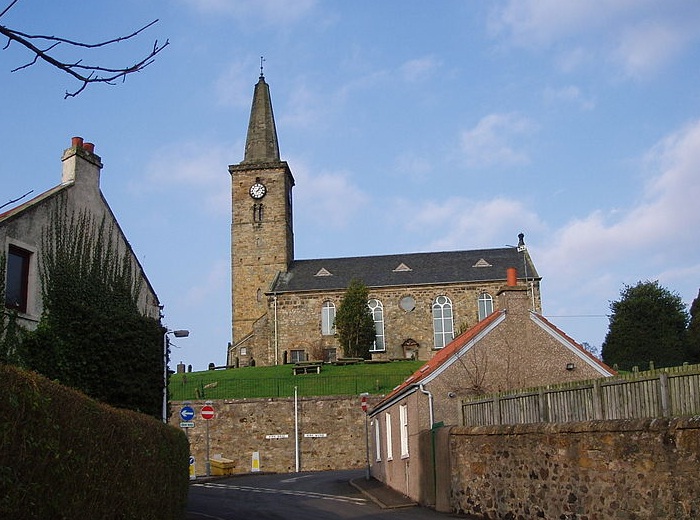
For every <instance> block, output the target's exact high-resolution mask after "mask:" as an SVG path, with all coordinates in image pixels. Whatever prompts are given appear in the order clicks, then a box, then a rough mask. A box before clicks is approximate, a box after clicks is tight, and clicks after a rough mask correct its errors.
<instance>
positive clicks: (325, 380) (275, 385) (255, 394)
mask: <svg viewBox="0 0 700 520" xmlns="http://www.w3.org/2000/svg"><path fill="white" fill-rule="evenodd" d="M405 378H406V376H405V375H395V376H381V377H378V376H362V375H356V376H319V375H316V374H310V375H300V376H296V377H294V378H293V379H292V378H258V379H238V378H236V379H231V380H224V381H217V382H214V383H208V384H207V383H204V382H202V381H198V380H196V379H195V378H192V379H185V381H184V382H177V383H171V384H170V386H169V391H170V399H172V400H175V401H182V400H188V399H244V398H264V397H290V396H293V395H294V387H296V388H297V393H298V395H299V396H302V397H306V396H319V395H358V394H361V393H363V392H368V393H370V394H384V393H389V392H390V391H391V390H392V389H393V388H394V387H395V386H396V385H398V384H400V383H401V382H402V381H403V380H404V379H405Z"/></svg>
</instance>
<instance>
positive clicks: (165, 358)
mask: <svg viewBox="0 0 700 520" xmlns="http://www.w3.org/2000/svg"><path fill="white" fill-rule="evenodd" d="M168 334H172V335H173V336H175V337H176V338H186V337H187V336H189V335H190V331H189V330H185V329H180V330H166V331H165V334H163V422H164V423H166V424H167V423H168Z"/></svg>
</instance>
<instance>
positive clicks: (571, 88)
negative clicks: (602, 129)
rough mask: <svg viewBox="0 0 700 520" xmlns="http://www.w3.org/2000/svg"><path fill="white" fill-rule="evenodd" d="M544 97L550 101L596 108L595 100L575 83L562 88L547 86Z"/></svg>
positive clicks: (582, 107)
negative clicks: (587, 95)
mask: <svg viewBox="0 0 700 520" xmlns="http://www.w3.org/2000/svg"><path fill="white" fill-rule="evenodd" d="M544 97H545V99H546V100H547V101H549V102H565V103H574V104H576V105H578V106H579V107H580V108H581V109H582V110H592V109H593V108H595V101H594V100H593V99H590V98H588V97H586V96H585V95H584V94H583V93H582V92H581V89H580V88H578V87H577V86H575V85H567V86H565V87H561V88H551V87H550V88H547V89H545V92H544Z"/></svg>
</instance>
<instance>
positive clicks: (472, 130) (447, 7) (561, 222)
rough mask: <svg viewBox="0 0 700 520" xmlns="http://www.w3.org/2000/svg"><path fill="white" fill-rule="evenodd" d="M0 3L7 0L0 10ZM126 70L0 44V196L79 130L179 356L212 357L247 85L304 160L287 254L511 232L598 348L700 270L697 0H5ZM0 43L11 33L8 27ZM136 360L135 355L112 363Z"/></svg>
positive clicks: (225, 308) (408, 245) (361, 252)
mask: <svg viewBox="0 0 700 520" xmlns="http://www.w3.org/2000/svg"><path fill="white" fill-rule="evenodd" d="M9 3H10V0H0V12H1V11H2V10H3V9H4V7H5V6H6V5H9ZM154 19H158V20H159V21H158V23H157V24H156V25H154V26H153V27H151V28H150V29H148V30H147V31H146V32H144V33H142V34H140V35H139V36H138V37H136V38H134V39H132V40H129V41H127V42H122V43H119V44H117V45H114V46H112V47H111V48H109V49H103V50H102V51H89V50H81V51H78V52H76V51H70V49H68V48H67V47H66V46H65V45H62V46H59V48H57V49H56V52H57V53H59V55H60V56H62V57H64V59H66V60H68V61H77V60H78V59H82V60H83V62H85V63H99V64H100V65H109V66H125V65H128V64H131V63H132V62H136V61H138V60H140V58H141V57H142V56H143V55H145V54H147V53H148V52H149V51H150V49H151V47H152V45H153V44H154V42H155V41H156V40H158V42H159V43H163V42H164V41H166V40H167V41H169V45H168V46H167V47H166V48H165V50H163V51H162V52H161V53H160V54H159V55H158V56H157V58H156V60H155V62H154V63H153V64H151V65H150V66H148V67H147V68H146V69H144V70H143V71H142V72H140V73H138V74H134V75H131V76H129V77H128V78H127V79H126V81H125V82H118V83H117V84H115V85H113V86H109V85H92V86H89V87H88V88H87V89H86V90H85V91H83V92H82V93H81V94H79V95H78V96H76V97H73V98H69V99H64V93H65V92H66V91H73V90H76V89H77V88H79V86H80V85H79V84H78V83H77V82H76V81H75V80H74V79H72V78H71V77H69V76H67V75H66V74H64V73H62V72H60V71H58V70H56V69H54V68H52V67H50V66H48V65H46V64H42V63H38V64H35V65H33V66H31V67H28V68H25V69H22V70H20V71H17V72H11V71H12V69H14V68H16V67H20V66H22V65H24V64H26V63H28V62H29V61H31V59H32V56H30V55H29V54H28V53H27V51H25V50H23V49H22V48H20V47H19V46H18V45H15V44H13V45H10V46H9V47H8V48H4V49H2V48H0V49H1V50H0V121H1V122H2V124H0V154H1V155H0V157H1V159H0V178H1V179H2V190H1V191H0V204H3V203H4V202H6V201H7V200H10V199H13V198H15V197H18V196H20V195H22V194H24V193H25V192H27V191H29V190H34V193H33V195H36V194H39V193H41V192H43V191H45V190H48V189H50V188H52V187H53V186H55V185H57V184H59V183H60V178H61V162H60V157H61V154H62V152H63V150H64V149H66V148H68V147H69V146H70V139H71V137H73V136H82V137H83V138H84V139H85V140H86V141H88V142H93V143H95V153H97V154H98V155H100V157H101V158H102V162H103V164H104V168H103V170H102V177H101V187H102V192H103V194H104V195H105V197H106V199H107V201H108V203H109V205H110V207H111V208H112V210H113V211H114V213H115V214H116V216H117V219H118V220H119V222H120V225H121V226H122V228H123V230H124V231H125V233H126V235H127V237H128V239H129V241H130V242H131V245H132V247H133V249H134V250H135V252H136V254H137V256H138V258H139V261H140V262H141V264H142V265H143V267H144V269H145V271H146V273H147V276H148V278H149V280H150V281H151V284H152V285H153V287H154V288H155V290H156V293H157V294H158V296H159V299H160V300H161V302H162V303H163V304H164V305H165V308H164V314H165V317H164V320H163V323H164V324H165V325H166V326H167V327H169V328H171V329H188V330H190V336H189V337H188V338H181V339H174V345H175V347H174V349H173V353H172V362H171V368H172V366H173V365H174V364H175V363H178V362H180V361H182V362H183V363H185V364H191V365H192V366H193V368H194V370H203V369H205V368H206V367H207V365H208V364H209V363H210V362H213V363H215V364H216V365H222V364H225V362H226V348H227V344H228V342H229V341H230V327H231V325H230V324H231V301H230V290H231V282H230V267H229V266H230V214H231V213H230V212H231V208H230V205H231V199H230V175H229V173H228V165H230V164H237V163H239V162H241V161H242V160H243V152H244V144H245V137H246V131H247V126H248V117H249V115H250V105H251V101H252V95H253V88H254V85H255V83H256V82H257V80H258V76H259V74H260V64H261V61H260V59H261V56H262V57H264V62H263V65H264V75H265V79H266V81H267V83H268V84H269V85H270V90H271V95H272V103H273V108H274V113H275V120H276V123H277V133H278V139H279V145H280V153H281V156H282V159H283V160H286V161H287V162H288V163H289V165H290V168H291V170H292V172H293V175H294V177H295V180H296V186H295V188H294V233H295V256H296V258H298V259H304V258H326V257H342V256H365V255H378V254H393V253H403V252H423V251H449V250H467V249H479V248H491V247H503V246H504V245H515V244H517V240H518V238H517V235H518V233H520V232H522V233H524V234H525V243H526V245H527V247H528V250H529V252H530V254H531V256H532V258H533V261H534V263H535V265H536V266H537V269H538V271H539V274H540V275H541V276H542V306H543V314H544V315H545V316H546V317H548V319H550V321H552V322H553V323H555V324H556V325H557V326H559V327H560V328H562V329H563V330H564V331H565V332H566V333H567V334H569V335H570V336H572V337H573V338H574V339H576V340H577V341H579V342H586V343H589V344H590V345H592V346H593V347H600V346H601V345H602V343H603V341H604V339H605V334H606V332H607V328H608V315H609V312H610V302H611V301H614V300H617V299H619V297H620V292H621V291H622V290H623V288H624V286H625V285H626V284H627V285H634V284H636V283H637V282H639V281H646V280H658V281H659V282H660V283H661V284H662V285H663V286H664V287H666V288H668V289H669V290H670V291H672V292H674V293H676V294H678V295H679V296H680V297H681V298H682V299H683V301H684V302H685V303H686V304H688V305H690V304H691V302H692V301H693V299H694V298H696V297H697V296H698V289H699V288H700V209H699V208H698V206H699V205H700V88H699V85H700V2H697V1H695V0H664V1H661V0H658V1H651V0H599V1H597V2H590V1H588V0H500V1H492V2H473V1H471V2H470V1H457V0H440V1H436V2H424V1H418V0H401V1H399V0H385V1H382V2H375V1H368V0H357V1H353V2H347V1H338V0H327V1H323V2H322V1H316V0H296V1H294V2H291V1H284V0H239V1H234V0H167V1H166V0H102V1H100V2H91V3H88V4H86V3H85V2H78V1H77V0H19V1H18V2H17V3H16V4H15V5H14V6H13V7H12V8H11V9H10V10H9V11H8V12H7V13H5V15H4V16H2V18H0V24H2V25H5V26H8V27H12V28H14V29H17V30H22V31H23V32H26V33H30V34H51V35H58V36H62V37H65V38H69V39H73V40H80V41H85V42H96V41H101V40H105V39H111V38H114V37H116V36H120V35H125V34H129V33H131V32H132V31H134V30H136V29H138V28H139V27H141V26H143V25H145V24H146V23H148V22H150V21H152V20H154ZM4 43H5V42H3V46H4ZM125 362H127V360H125Z"/></svg>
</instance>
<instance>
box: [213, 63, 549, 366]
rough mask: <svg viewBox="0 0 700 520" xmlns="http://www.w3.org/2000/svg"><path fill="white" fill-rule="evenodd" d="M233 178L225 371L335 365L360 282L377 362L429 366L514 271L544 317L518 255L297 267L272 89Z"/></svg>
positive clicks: (264, 91)
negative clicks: (353, 290) (347, 309)
mask: <svg viewBox="0 0 700 520" xmlns="http://www.w3.org/2000/svg"><path fill="white" fill-rule="evenodd" d="M229 173H230V174H231V202H232V205H231V207H232V218H231V278H232V285H231V287H232V288H231V292H232V294H231V298H232V341H231V343H229V347H228V353H227V365H228V366H254V365H258V366H270V365H278V364H285V363H296V362H300V361H307V360H322V361H325V362H332V361H335V360H336V359H338V358H342V357H343V355H344V353H343V352H342V348H341V347H340V344H339V343H338V340H337V338H336V336H335V326H334V323H335V312H336V309H337V308H338V306H339V305H340V302H341V301H342V298H343V295H344V293H345V290H346V289H347V287H348V285H349V283H350V282H351V281H352V280H353V279H358V280H360V281H362V282H363V283H364V284H365V285H366V286H367V288H368V289H369V301H368V302H367V305H368V307H369V309H370V311H371V313H372V315H373V317H374V323H375V329H376V340H375V342H374V344H373V345H372V347H371V354H372V359H376V360H389V359H405V358H409V359H419V360H429V359H431V358H432V357H433V356H434V355H435V354H436V353H438V352H439V351H440V350H441V349H442V348H443V347H445V346H446V345H448V344H449V343H450V342H451V341H452V340H453V339H454V337H455V336H457V335H458V334H459V333H460V332H462V331H464V330H467V329H468V328H470V327H472V326H474V325H475V324H477V323H479V322H480V321H481V320H483V319H485V318H486V317H487V316H489V315H490V314H491V313H492V312H493V311H494V310H496V309H495V308H494V300H495V297H496V294H497V293H498V291H499V290H500V289H501V288H502V287H503V286H505V285H506V282H507V271H508V270H509V269H511V272H513V271H512V269H513V268H514V269H516V270H517V275H516V283H517V284H519V285H522V286H523V287H524V288H526V290H527V293H528V302H529V306H530V309H531V310H533V311H535V312H541V299H540V280H541V278H540V276H539V275H538V273H537V270H536V269H535V266H534V264H533V262H532V260H531V258H530V255H529V253H528V251H527V248H526V247H525V243H524V235H523V234H522V233H521V234H519V235H518V238H519V241H518V246H517V247H500V248H494V249H478V250H466V251H449V252H434V253H406V254H393V255H380V256H362V257H349V258H320V259H304V260H297V259H296V258H295V257H294V226H293V211H292V202H293V196H292V189H293V188H294V176H293V175H292V171H291V169H290V167H289V165H288V164H287V162H286V161H283V160H281V159H280V151H279V143H278V140H277V129H276V127H275V119H274V114H273V110H272V99H271V96H270V87H269V85H268V84H267V83H266V82H265V77H264V76H263V74H262V71H261V74H260V78H259V80H258V82H257V84H256V85H255V90H254V93H253V103H252V108H251V112H250V121H249V124H248V133H247V137H246V144H245V154H244V158H243V161H242V162H240V163H239V164H234V165H231V166H229Z"/></svg>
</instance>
